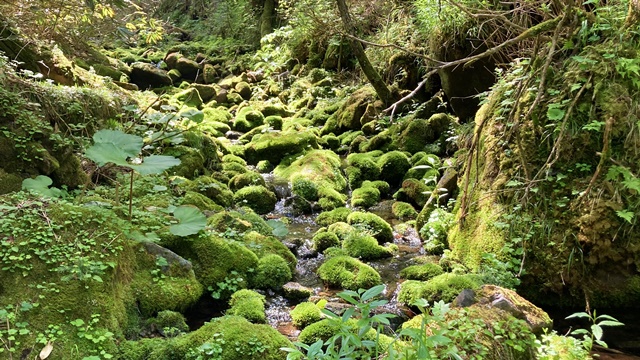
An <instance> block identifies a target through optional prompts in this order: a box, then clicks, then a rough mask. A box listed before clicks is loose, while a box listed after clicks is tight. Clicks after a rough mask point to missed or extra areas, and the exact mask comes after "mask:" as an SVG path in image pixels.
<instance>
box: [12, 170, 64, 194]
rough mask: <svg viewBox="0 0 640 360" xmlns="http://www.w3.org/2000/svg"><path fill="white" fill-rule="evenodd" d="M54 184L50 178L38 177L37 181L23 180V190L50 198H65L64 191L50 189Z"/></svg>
mask: <svg viewBox="0 0 640 360" xmlns="http://www.w3.org/2000/svg"><path fill="white" fill-rule="evenodd" d="M52 184H53V180H51V178H50V177H48V176H45V175H38V176H36V178H35V179H24V180H22V189H23V190H27V191H31V192H34V193H36V194H38V195H42V196H46V197H50V198H55V197H61V196H63V195H64V191H62V190H60V189H57V188H49V186H51V185H52Z"/></svg>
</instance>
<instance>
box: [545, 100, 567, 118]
mask: <svg viewBox="0 0 640 360" xmlns="http://www.w3.org/2000/svg"><path fill="white" fill-rule="evenodd" d="M552 105H554V104H552ZM564 114H565V111H564V110H562V109H559V108H557V107H551V105H549V109H548V110H547V117H548V118H549V120H551V121H558V120H562V118H564Z"/></svg>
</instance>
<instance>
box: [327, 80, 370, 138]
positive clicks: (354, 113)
mask: <svg viewBox="0 0 640 360" xmlns="http://www.w3.org/2000/svg"><path fill="white" fill-rule="evenodd" d="M369 104H373V105H374V106H375V107H376V108H380V109H381V108H382V102H380V101H376V95H375V91H374V90H373V88H372V87H369V86H365V87H362V88H360V89H358V90H357V91H355V92H354V93H353V94H351V96H350V97H349V99H347V101H346V102H345V103H344V104H343V105H342V106H341V107H340V109H338V111H337V112H336V113H335V114H334V115H333V116H335V118H336V121H337V128H336V129H335V131H331V132H334V133H336V134H337V133H338V132H345V131H347V130H359V129H360V128H361V127H362V125H363V124H365V123H367V122H369V121H371V120H372V119H371V118H369V116H365V112H366V111H367V107H368V105H369Z"/></svg>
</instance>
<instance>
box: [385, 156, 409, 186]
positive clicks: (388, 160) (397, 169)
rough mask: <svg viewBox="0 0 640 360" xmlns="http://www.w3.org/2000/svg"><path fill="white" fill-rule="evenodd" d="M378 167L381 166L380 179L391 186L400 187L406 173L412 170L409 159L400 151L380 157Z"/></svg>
mask: <svg viewBox="0 0 640 360" xmlns="http://www.w3.org/2000/svg"><path fill="white" fill-rule="evenodd" d="M378 166H380V177H381V178H382V180H384V181H386V182H388V183H389V185H391V186H397V185H399V184H400V182H401V181H402V178H404V175H405V173H406V172H407V171H408V170H409V169H410V168H411V164H410V163H409V158H407V156H406V155H405V154H404V153H402V152H400V151H391V152H388V153H386V154H384V155H382V156H380V158H379V159H378Z"/></svg>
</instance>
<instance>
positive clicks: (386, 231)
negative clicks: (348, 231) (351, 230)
mask: <svg viewBox="0 0 640 360" xmlns="http://www.w3.org/2000/svg"><path fill="white" fill-rule="evenodd" d="M347 222H348V223H349V224H350V225H356V224H357V225H361V226H364V227H365V228H367V229H369V230H371V232H372V233H373V236H374V237H375V238H376V239H377V240H378V242H380V243H385V242H393V229H392V228H391V225H389V223H388V222H386V221H385V220H384V219H383V218H381V217H380V216H378V215H376V214H373V213H366V212H361V211H358V212H354V213H351V214H350V215H349V216H348V217H347Z"/></svg>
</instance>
